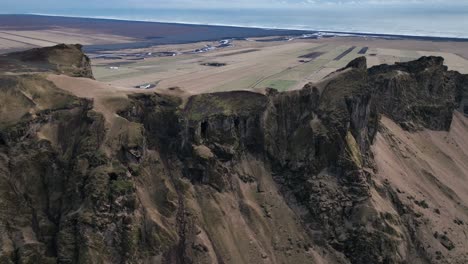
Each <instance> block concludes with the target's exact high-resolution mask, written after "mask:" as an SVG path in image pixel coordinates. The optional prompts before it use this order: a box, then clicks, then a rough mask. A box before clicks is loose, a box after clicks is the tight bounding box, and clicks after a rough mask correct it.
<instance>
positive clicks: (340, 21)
mask: <svg viewBox="0 0 468 264" xmlns="http://www.w3.org/2000/svg"><path fill="white" fill-rule="evenodd" d="M467 2H468V1H467ZM41 13H42V14H53V15H66V16H79V17H95V18H113V19H125V20H138V21H155V22H179V23H190V24H209V25H232V26H245V27H262V28H275V29H277V28H281V29H303V30H320V31H334V32H353V33H375V34H396V35H410V36H431V37H452V38H453V37H454V38H468V3H467V4H466V5H457V6H448V5H447V6H444V5H429V4H428V5H411V4H409V5H400V6H399V5H383V4H381V5H374V6H367V5H342V6H338V7H337V6H336V5H335V6H330V7H326V6H325V7H324V6H321V7H320V8H304V9H297V8H296V9H287V8H285V9H279V8H275V9H267V8H262V9H259V8H257V9H232V8H230V9H201V10H197V9H193V8H192V9H180V8H179V9H139V8H126V9H91V10H89V9H74V10H56V11H53V10H52V11H51V10H47V11H46V12H41Z"/></svg>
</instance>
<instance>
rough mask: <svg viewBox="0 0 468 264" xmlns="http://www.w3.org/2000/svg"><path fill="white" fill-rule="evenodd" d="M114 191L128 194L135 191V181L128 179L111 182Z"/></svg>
mask: <svg viewBox="0 0 468 264" xmlns="http://www.w3.org/2000/svg"><path fill="white" fill-rule="evenodd" d="M111 190H112V192H113V193H118V194H127V193H130V192H132V191H133V183H132V182H131V181H128V180H115V181H112V182H111Z"/></svg>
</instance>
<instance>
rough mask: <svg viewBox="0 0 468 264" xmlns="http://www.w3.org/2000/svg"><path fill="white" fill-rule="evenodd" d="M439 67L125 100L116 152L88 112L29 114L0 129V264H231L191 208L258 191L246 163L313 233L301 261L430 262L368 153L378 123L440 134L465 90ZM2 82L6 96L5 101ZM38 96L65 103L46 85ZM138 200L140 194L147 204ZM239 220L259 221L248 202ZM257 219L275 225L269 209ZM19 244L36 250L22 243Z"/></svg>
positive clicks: (64, 109)
mask: <svg viewBox="0 0 468 264" xmlns="http://www.w3.org/2000/svg"><path fill="white" fill-rule="evenodd" d="M64 50H65V51H67V52H72V53H74V52H75V50H79V47H76V46H74V47H70V46H63V45H62V46H57V47H54V48H51V49H47V50H36V51H30V52H26V53H25V54H23V55H22V54H15V55H12V57H9V58H27V59H26V60H27V61H31V60H32V59H33V60H38V61H44V60H50V58H51V56H52V57H53V56H55V55H52V54H60V51H64ZM83 56H84V55H82V56H81V57H80V56H78V57H80V58H83ZM78 57H77V58H78ZM54 60H55V59H54ZM75 62H76V63H78V65H80V66H79V67H78V69H80V70H79V72H81V73H80V74H83V76H88V77H90V76H91V75H90V74H89V73H86V72H87V70H86V69H87V68H88V66H87V64H86V59H85V63H84V64H82V61H81V60H80V59H78V60H77V61H74V63H72V65H76V63H75ZM442 63H443V61H442V60H441V58H437V57H427V58H421V59H420V60H418V61H414V62H408V63H401V64H397V65H392V66H389V65H383V66H377V67H373V68H371V69H369V70H367V69H366V61H365V59H364V58H358V59H356V60H355V61H352V62H351V63H349V65H348V66H347V67H346V68H345V69H343V70H342V71H341V73H340V74H338V75H336V76H334V77H332V79H330V80H328V82H327V83H326V84H325V85H324V86H323V87H320V89H319V88H318V87H316V86H314V85H313V84H309V85H306V86H305V87H304V88H303V89H302V90H298V91H290V92H282V93H280V92H277V91H274V90H269V91H267V93H266V95H262V94H258V93H252V92H241V91H238V92H224V93H212V94H203V95H195V96H192V97H190V98H189V99H188V101H187V102H186V104H185V105H183V102H182V100H181V99H180V98H177V97H172V96H168V95H161V94H135V95H130V96H129V102H128V104H127V107H126V108H125V109H123V110H121V111H119V112H118V115H119V116H120V118H121V119H122V120H123V121H125V122H128V123H125V124H127V125H128V126H129V127H130V126H132V127H137V128H138V129H136V130H131V131H130V130H129V131H127V132H120V133H119V134H118V136H116V142H117V143H116V146H115V149H113V148H110V147H109V146H110V144H108V141H106V140H110V139H109V137H111V136H110V134H109V132H108V130H107V129H106V127H105V121H104V118H103V116H102V115H100V114H99V113H96V112H94V111H93V110H92V102H91V101H89V100H85V99H78V98H75V97H73V96H71V95H68V96H69V97H70V98H69V97H66V100H63V101H62V102H61V104H62V105H61V107H57V106H56V105H53V106H51V107H50V109H49V111H45V110H44V111H42V112H41V113H40V114H39V115H36V116H33V115H29V114H27V113H26V112H27V111H25V115H24V116H22V117H21V118H18V119H11V120H9V122H8V123H6V122H5V123H4V124H5V125H4V126H2V127H1V128H0V129H1V130H0V174H1V176H2V177H0V202H1V204H0V205H1V206H0V230H1V234H5V235H2V236H0V245H7V244H8V245H11V247H0V261H5V263H154V262H155V261H156V260H157V261H159V262H161V263H207V262H208V261H206V258H207V254H208V253H210V254H212V255H214V256H215V257H216V260H217V261H218V262H219V263H224V262H228V261H229V259H228V258H227V257H226V255H223V252H221V251H219V250H218V249H217V248H215V247H211V246H210V245H211V244H209V243H211V241H210V237H208V235H206V234H205V233H204V232H205V230H202V229H203V227H200V226H201V225H202V222H201V221H200V220H199V219H198V218H197V217H196V212H193V211H190V210H189V209H188V208H189V205H188V204H187V202H186V199H188V198H187V197H186V195H187V193H188V189H190V188H194V186H203V187H206V188H205V189H204V190H205V191H206V190H210V192H212V193H232V194H233V196H232V197H239V199H241V191H239V187H238V186H236V184H235V183H234V181H233V178H234V177H239V178H240V179H241V180H242V181H243V182H245V183H246V184H254V183H255V182H256V180H257V179H256V178H255V177H252V176H251V175H249V173H248V172H246V171H244V170H242V169H240V168H239V166H240V165H239V164H242V163H243V162H248V161H249V160H250V159H255V160H257V161H259V162H260V163H261V166H263V167H264V168H268V170H269V171H271V174H272V176H273V179H274V181H275V182H276V184H278V185H279V186H280V190H281V193H279V194H276V195H282V196H284V197H290V198H285V200H286V201H288V202H290V203H291V204H290V206H291V207H295V208H300V210H302V212H303V213H302V214H301V215H300V217H301V218H300V219H298V220H297V223H298V224H300V225H302V226H303V227H304V229H305V230H307V232H310V233H308V234H306V236H308V238H307V239H309V240H310V241H311V242H308V241H305V242H304V243H303V244H304V245H302V244H300V243H299V244H300V246H298V250H299V248H303V247H304V248H309V247H308V246H306V245H307V244H308V243H314V244H316V245H319V246H321V247H323V248H324V250H325V249H326V253H327V254H328V255H331V256H335V255H336V256H340V259H342V261H341V263H409V262H408V261H409V260H410V259H424V260H425V259H429V258H428V257H427V256H426V255H425V253H424V251H422V250H421V249H420V244H419V242H418V240H417V238H416V235H415V231H414V228H415V225H417V224H415V222H417V220H416V216H414V215H415V214H414V213H413V212H412V211H411V209H410V208H407V207H405V206H404V205H403V204H402V203H401V201H400V200H399V199H398V196H397V195H396V193H395V192H394V191H393V190H392V189H391V187H389V186H383V187H379V188H380V189H378V190H376V188H377V187H376V186H375V185H374V183H373V179H372V177H373V168H374V161H373V156H372V153H371V149H370V148H371V145H372V142H373V141H374V139H375V135H376V133H377V130H378V129H379V118H380V115H381V114H383V115H386V116H388V117H389V118H391V119H393V120H395V121H397V122H398V123H400V124H402V126H403V127H404V128H407V129H419V128H421V127H425V128H429V129H436V130H437V129H438V130H446V129H448V127H449V126H450V123H451V118H452V117H451V114H452V112H453V111H454V110H455V109H456V108H457V106H458V105H459V104H460V102H461V101H462V99H463V94H464V92H465V91H466V84H467V82H466V79H467V78H466V76H464V75H461V74H458V73H454V72H449V71H447V69H446V67H445V66H443V64H442ZM68 74H70V75H72V76H75V74H77V71H74V70H73V71H70V72H68ZM5 78H7V77H5V76H0V80H3V79H5ZM8 78H9V77H8ZM8 78H7V79H8ZM7 79H5V81H4V82H0V84H1V85H2V86H1V87H0V89H1V90H6V89H9V90H10V89H14V88H12V87H13V86H12V85H7V84H8V83H10V81H11V80H9V79H8V80H7ZM20 86H21V85H20ZM16 89H25V87H20V88H16ZM43 89H45V90H47V91H49V92H50V93H48V94H52V95H53V96H62V95H58V94H57V93H59V91H57V90H56V87H53V86H52V85H50V84H49V85H44V86H43ZM5 94H6V93H5ZM8 94H11V93H10V91H9V92H8ZM18 96H19V94H18ZM23 99H24V98H23ZM35 100H38V99H37V98H36V99H35ZM21 102H23V101H21ZM23 103H24V108H25V109H26V108H27V109H30V108H34V107H35V104H34V101H33V102H29V101H24V102H23ZM2 115H4V114H3V113H2ZM44 126H48V127H54V128H56V129H57V130H56V131H57V133H58V135H59V136H58V137H57V138H58V140H57V142H51V140H47V139H44V138H42V139H41V138H40V137H39V136H38V132H39V131H40V129H41V128H43V127H44ZM130 132H131V133H130ZM130 138H131V139H132V140H130ZM265 171H267V170H266V169H265ZM259 184H260V183H259ZM137 186H144V187H145V190H144V191H145V192H147V193H145V195H146V194H147V196H145V195H142V194H141V191H142V190H141V189H140V190H138V189H137ZM259 186H261V185H259ZM258 190H259V193H260V192H261V193H264V192H268V191H269V190H265V189H264V188H263V187H259V188H258ZM372 191H379V192H381V193H383V194H385V197H388V199H389V201H390V203H391V204H392V205H393V206H394V208H395V212H396V213H395V214H387V215H385V214H380V213H378V212H377V211H376V210H375V208H373V205H372V204H371V203H370V201H369V200H370V199H369V198H370V197H371V192H372ZM194 195H203V194H197V193H195V194H194ZM142 197H143V198H142ZM213 197H214V195H213ZM213 199H214V198H213ZM216 202H222V201H216ZM239 207H240V208H241V210H242V212H243V213H244V214H246V215H248V216H249V217H251V218H252V217H255V212H253V210H252V209H251V208H250V207H248V205H246V203H245V202H244V201H242V200H240V201H239ZM262 208H263V210H264V212H265V214H266V217H267V218H268V219H270V220H271V219H272V220H274V219H275V215H273V214H271V213H270V211H269V209H268V206H263V207H262ZM156 209H157V212H158V213H155V210H156ZM298 217H299V216H298ZM155 219H157V220H158V221H156V220H155ZM270 220H269V221H270ZM205 221H210V219H205ZM262 221H263V220H262ZM205 228H207V227H206V226H205ZM396 229H401V230H405V234H409V235H407V236H403V235H400V234H399V233H398V232H397V231H396ZM24 230H28V232H29V233H30V234H34V239H33V240H28V239H26V238H25V237H24V234H25V233H24ZM29 233H28V234H29ZM312 234H313V235H312ZM202 235H204V236H206V237H207V238H206V239H204V240H203V241H201V240H200V236H202ZM436 239H438V240H439V241H440V243H442V245H443V246H444V247H446V248H447V249H450V248H451V247H452V246H453V243H452V245H451V244H450V242H451V241H450V240H449V239H448V237H443V236H441V237H440V238H439V235H438V236H437V238H436ZM291 241H292V240H291ZM246 242H247V241H246ZM402 244H404V247H402V246H401V245H402ZM291 245H292V242H291ZM211 248H213V249H211ZM278 248H280V247H278ZM402 248H404V249H402ZM210 250H214V252H210ZM402 252H403V253H402ZM258 255H259V257H260V258H261V259H270V257H269V255H268V254H265V253H263V252H261V253H259V254H258ZM286 258H287V257H286ZM271 259H272V258H271ZM337 259H338V258H337ZM202 260H203V261H202ZM426 262H428V263H431V261H429V260H428V261H426ZM423 263H425V262H423Z"/></svg>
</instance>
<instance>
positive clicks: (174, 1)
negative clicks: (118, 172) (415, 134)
mask: <svg viewBox="0 0 468 264" xmlns="http://www.w3.org/2000/svg"><path fill="white" fill-rule="evenodd" d="M2 2H3V3H2ZM0 4H1V6H2V10H1V11H0V12H2V13H11V12H17V13H22V12H35V11H43V10H46V9H50V10H66V9H72V8H80V9H95V8H113V9H119V8H184V9H186V8H233V7H235V8H285V7H286V8H330V7H332V6H334V7H337V8H344V7H351V6H354V7H356V6H360V7H371V6H385V5H386V6H392V5H393V6H395V5H398V6H408V7H422V8H424V7H427V8H431V7H434V6H453V5H455V6H464V7H467V6H468V1H467V0H228V1H225V0H170V1H169V0H112V1H96V0H79V1H67V0H41V1H39V0H14V1H12V0H0Z"/></svg>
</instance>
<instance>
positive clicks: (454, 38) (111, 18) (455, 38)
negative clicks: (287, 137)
mask: <svg viewBox="0 0 468 264" xmlns="http://www.w3.org/2000/svg"><path fill="white" fill-rule="evenodd" d="M2 15H30V16H43V17H58V18H81V19H97V20H109V21H122V22H130V23H131V22H142V23H158V24H170V25H188V26H210V27H230V28H245V29H260V30H272V31H278V30H279V31H282V30H287V31H299V32H304V31H306V32H322V33H332V34H348V35H350V36H368V37H395V38H412V39H427V40H430V39H435V40H444V41H445V40H446V41H468V35H467V36H454V35H445V36H443V35H427V34H424V33H417V32H412V33H408V34H403V33H398V32H377V31H376V32H372V31H359V30H350V31H347V30H332V29H327V28H313V27H306V26H297V27H288V26H277V27H271V26H263V25H261V24H260V25H254V26H249V25H242V24H223V23H206V22H197V21H177V20H156V19H131V18H128V17H118V16H79V15H63V14H47V13H26V14H0V16H2Z"/></svg>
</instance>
